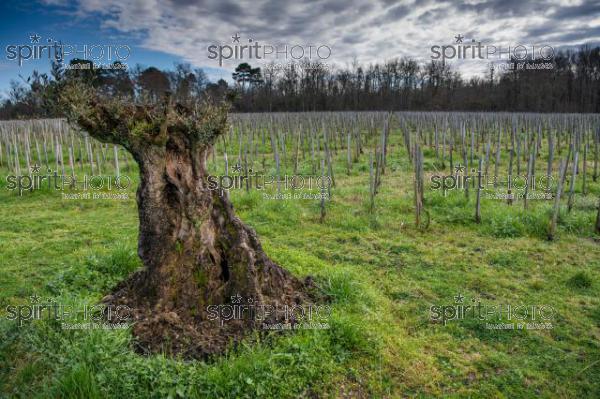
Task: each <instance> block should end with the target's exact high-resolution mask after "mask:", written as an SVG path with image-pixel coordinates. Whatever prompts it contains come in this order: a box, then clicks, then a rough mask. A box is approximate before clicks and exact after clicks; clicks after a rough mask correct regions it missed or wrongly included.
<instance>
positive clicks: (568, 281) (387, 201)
mask: <svg viewBox="0 0 600 399" xmlns="http://www.w3.org/2000/svg"><path fill="white" fill-rule="evenodd" d="M400 142H401V138H400V135H399V134H398V135H395V134H392V142H391V147H390V148H391V150H390V153H389V156H388V166H387V169H386V174H385V175H384V176H383V178H382V187H381V192H380V193H379V194H378V195H377V197H376V199H375V209H374V211H373V212H370V211H369V194H368V179H369V167H368V158H369V156H368V154H363V156H362V157H361V159H360V161H359V162H358V163H355V164H354V165H353V169H352V171H351V173H350V175H346V166H345V161H344V159H345V158H344V153H343V152H342V153H340V154H338V156H337V157H336V162H335V165H334V166H335V177H336V187H335V188H333V189H332V198H331V201H328V202H327V204H326V207H327V214H326V218H325V221H324V222H323V223H321V222H320V220H319V219H320V207H319V202H318V201H315V200H294V199H290V200H272V199H271V200H269V199H265V198H263V193H262V192H258V191H252V192H250V193H246V192H245V191H243V190H240V191H235V192H233V191H232V192H231V198H232V201H233V203H234V206H235V208H236V211H237V213H238V215H239V216H240V217H241V219H242V220H243V221H244V222H246V223H247V224H249V225H251V226H252V227H253V228H255V229H256V230H257V232H258V234H259V236H260V238H261V241H262V243H263V246H264V248H265V250H266V252H267V254H268V255H269V256H270V257H271V258H272V259H273V260H275V261H276V262H278V263H279V264H280V265H282V266H283V267H284V268H286V269H288V270H290V271H291V272H293V273H294V274H295V275H297V276H302V277H303V276H306V275H312V276H314V278H315V281H316V282H317V283H318V284H319V286H320V287H321V289H322V290H323V291H324V292H325V293H326V294H328V295H329V296H330V298H331V303H330V305H331V307H332V309H333V313H332V316H331V318H330V319H329V325H330V328H329V329H322V330H303V331H294V332H286V333H282V332H271V333H269V334H268V335H265V336H258V335H254V336H250V337H248V339H247V341H245V342H244V344H243V345H240V346H239V347H237V348H232V349H231V351H230V352H229V353H226V354H224V355H222V356H220V357H216V358H214V359H210V360H207V361H187V360H183V359H177V358H170V357H167V356H164V355H150V356H144V355H140V354H137V353H136V352H135V351H134V349H133V345H134V343H133V342H132V338H131V332H130V330H114V331H109V330H65V329H62V328H61V323H60V322H59V321H56V320H40V321H30V322H25V323H24V325H23V326H18V325H17V323H16V321H14V320H7V317H6V306H7V305H9V304H11V305H16V304H26V303H28V302H29V300H30V299H29V297H30V296H32V295H34V294H36V295H38V296H40V297H42V298H55V299H56V301H57V302H59V303H63V304H65V303H66V304H74V305H77V306H79V304H83V303H90V304H93V303H95V302H97V301H98V300H100V299H101V298H102V297H103V296H104V295H106V294H107V293H108V292H109V291H110V289H111V287H113V286H114V285H115V284H116V283H117V282H118V281H120V280H122V279H124V278H125V277H126V276H127V275H128V274H129V273H130V272H132V271H133V270H135V269H137V268H138V267H140V266H141V264H140V261H139V260H138V258H137V254H136V246H137V227H138V220H137V218H138V216H137V210H136V205H135V200H134V198H135V194H134V187H132V188H131V189H130V190H128V192H129V194H130V199H129V200H68V199H63V198H62V197H61V193H60V192H59V191H56V190H49V189H43V190H38V191H35V192H33V193H29V192H25V193H23V195H22V196H19V195H18V194H17V193H16V192H14V191H10V190H7V189H6V180H5V179H4V176H5V175H7V174H8V171H7V170H6V169H1V168H0V173H1V176H2V177H3V178H2V179H1V183H0V220H1V222H0V305H1V310H0V316H1V320H0V337H1V341H0V396H1V397H18V398H116V397H122V398H136V397H139V398H167V397H171V398H176V397H186V398H187V397H202V398H203V397H206V398H213V397H230V398H256V397H273V398H287V397H339V398H342V397H365V398H370V397H376V398H377V397H381V398H399V397H423V398H425V397H485V398H489V397H506V398H520V397H523V398H528V397H542V398H544V397H547V398H551V397H552V398H554V397H561V398H573V397H589V398H592V397H600V278H599V277H600V245H599V241H600V237H598V236H597V235H594V233H593V225H594V221H595V217H596V206H597V203H598V197H599V195H600V182H591V175H590V177H589V180H588V181H589V183H590V185H589V189H590V192H589V193H588V195H587V196H582V195H581V194H580V193H579V192H578V191H580V181H579V182H578V185H577V190H578V191H577V195H576V197H575V207H574V209H573V211H572V212H571V213H569V214H567V213H566V209H563V210H562V211H561V217H560V219H559V226H558V235H557V239H556V240H555V241H553V242H548V241H547V240H546V239H545V236H546V233H545V229H546V226H547V224H548V221H549V215H550V211H551V208H552V201H531V202H530V206H529V209H528V210H527V211H524V210H523V207H522V204H521V203H520V202H517V203H515V204H514V205H512V206H508V205H506V203H504V202H501V201H498V200H484V201H483V204H482V223H481V224H476V223H475V222H474V221H473V215H474V200H475V196H474V195H473V193H471V196H470V199H469V201H467V200H466V199H465V196H464V194H463V193H460V192H451V193H449V194H448V195H447V196H443V195H442V194H441V192H439V191H433V190H431V189H430V188H429V186H428V185H426V187H425V209H426V210H427V211H428V212H429V213H430V216H431V223H430V225H429V227H428V228H427V229H420V228H416V227H415V224H414V205H413V195H412V193H413V178H412V172H411V171H410V170H411V169H410V166H409V163H408V160H407V156H406V152H405V150H404V149H403V148H402V146H401V145H400ZM428 151H429V150H426V153H425V156H426V165H425V169H426V171H431V170H433V166H432V165H433V161H432V160H431V156H432V154H431V153H430V152H428ZM563 156H564V154H563ZM540 159H543V155H542V156H541V157H540ZM539 163H540V166H539V167H540V169H542V168H543V166H544V165H542V164H543V162H539ZM271 164H272V162H271ZM270 167H272V165H270ZM212 168H213V166H211V170H212ZM222 169H223V166H222V165H221V164H219V165H218V170H222ZM309 169H310V168H309V167H308V165H304V164H303V165H302V170H301V171H302V172H303V173H310V170H309ZM123 173H125V174H127V175H129V176H132V177H133V176H136V171H135V170H125V171H124V172H123ZM215 173H217V172H216V170H215ZM134 185H135V184H134ZM563 208H565V207H564V205H563ZM457 295H463V296H464V297H465V298H466V301H467V302H468V301H469V300H471V299H474V298H477V299H478V300H480V301H481V302H482V303H485V304H486V305H489V306H491V305H500V304H511V305H513V306H515V305H521V304H524V305H548V306H552V307H553V308H554V309H555V311H556V312H555V314H554V317H553V318H552V320H550V321H551V323H552V325H553V328H552V329H549V330H534V329H522V330H493V329H488V328H486V324H485V321H481V320H477V319H474V318H470V317H466V318H464V319H462V320H453V321H448V322H447V323H446V325H444V324H443V323H440V322H435V321H433V320H432V319H431V312H430V307H431V306H432V305H439V306H441V305H453V304H455V303H456V302H455V301H456V300H455V296H457Z"/></svg>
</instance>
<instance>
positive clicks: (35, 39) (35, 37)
mask: <svg viewBox="0 0 600 399" xmlns="http://www.w3.org/2000/svg"><path fill="white" fill-rule="evenodd" d="M29 38H30V39H31V43H39V42H40V39H41V38H42V37H41V36H40V35H38V34H37V33H34V34H33V35H30V36H29Z"/></svg>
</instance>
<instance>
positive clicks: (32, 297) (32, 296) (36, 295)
mask: <svg viewBox="0 0 600 399" xmlns="http://www.w3.org/2000/svg"><path fill="white" fill-rule="evenodd" d="M29 299H30V300H31V303H38V302H39V301H40V299H41V298H40V297H39V296H38V294H36V293H34V294H33V295H31V296H30V297H29Z"/></svg>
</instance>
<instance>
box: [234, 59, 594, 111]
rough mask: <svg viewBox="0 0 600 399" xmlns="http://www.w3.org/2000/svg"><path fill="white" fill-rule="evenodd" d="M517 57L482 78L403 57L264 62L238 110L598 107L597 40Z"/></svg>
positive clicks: (590, 108)
mask: <svg viewBox="0 0 600 399" xmlns="http://www.w3.org/2000/svg"><path fill="white" fill-rule="evenodd" d="M466 62H468V61H466ZM517 64H518V63H517V62H515V61H513V62H507V63H506V64H503V65H501V66H498V65H497V66H496V67H495V69H493V68H490V69H489V70H488V71H487V73H486V75H485V77H483V78H481V77H473V78H469V79H466V78H464V77H462V76H461V75H460V74H459V73H458V72H456V71H453V70H452V69H451V67H450V66H449V65H448V64H444V63H441V62H431V63H427V64H419V63H417V62H416V61H414V60H411V59H408V58H404V59H396V60H392V61H389V62H386V63H383V64H374V65H369V66H368V67H364V66H361V65H353V66H352V67H350V68H346V69H342V70H333V71H331V70H328V69H326V68H324V67H323V66H320V65H309V64H304V65H300V67H295V68H294V67H287V68H285V69H284V70H269V68H266V70H265V71H263V76H262V78H261V79H260V81H258V82H257V79H256V78H254V79H251V80H252V81H253V82H256V83H252V82H251V83H250V85H249V86H248V88H247V89H246V90H244V93H243V94H244V95H243V96H241V97H240V98H239V99H238V100H237V102H236V106H237V109H239V110H241V111H341V110H357V111H366V110H417V111H436V110H437V111H454V110H465V111H519V112H600V101H599V100H600V47H595V48H589V47H582V48H580V49H578V50H576V51H566V52H560V53H557V54H556V55H555V57H554V60H553V62H552V63H551V64H550V65H548V64H547V63H545V62H537V61H536V62H529V63H528V64H527V65H525V66H524V67H523V68H522V69H519V68H518V67H517ZM548 66H550V67H551V69H544V68H546V67H548ZM528 68H540V69H528Z"/></svg>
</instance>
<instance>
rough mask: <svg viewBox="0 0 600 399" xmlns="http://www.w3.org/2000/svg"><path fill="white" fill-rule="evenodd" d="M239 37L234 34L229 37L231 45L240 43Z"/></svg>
mask: <svg viewBox="0 0 600 399" xmlns="http://www.w3.org/2000/svg"><path fill="white" fill-rule="evenodd" d="M240 37H241V36H240V35H239V34H237V33H236V34H235V35H233V36H231V38H232V39H233V43H239V42H240Z"/></svg>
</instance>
